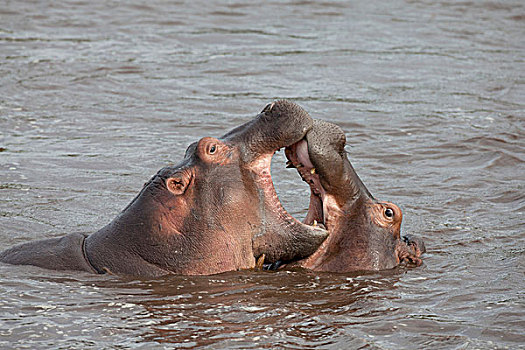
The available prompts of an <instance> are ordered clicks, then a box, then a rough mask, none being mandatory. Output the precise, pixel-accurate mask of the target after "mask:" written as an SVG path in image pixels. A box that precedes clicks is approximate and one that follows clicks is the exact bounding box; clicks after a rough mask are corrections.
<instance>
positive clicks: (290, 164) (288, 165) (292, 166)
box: [286, 160, 295, 168]
mask: <svg viewBox="0 0 525 350" xmlns="http://www.w3.org/2000/svg"><path fill="white" fill-rule="evenodd" d="M286 167H287V168H295V165H293V164H292V161H291V160H289V161H287V162H286Z"/></svg>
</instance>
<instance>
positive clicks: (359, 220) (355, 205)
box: [285, 120, 425, 272]
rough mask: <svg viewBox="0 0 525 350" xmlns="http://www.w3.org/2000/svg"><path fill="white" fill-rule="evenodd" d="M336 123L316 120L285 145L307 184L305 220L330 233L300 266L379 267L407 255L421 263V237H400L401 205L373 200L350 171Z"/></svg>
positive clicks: (291, 162)
mask: <svg viewBox="0 0 525 350" xmlns="http://www.w3.org/2000/svg"><path fill="white" fill-rule="evenodd" d="M345 143H346V137H345V134H344V133H343V131H342V130H341V128H339V127H338V126H337V125H334V124H331V123H328V122H325V121H321V120H315V121H314V127H313V128H312V130H310V131H309V132H308V134H307V135H306V138H305V139H303V140H301V141H299V142H298V143H295V144H293V145H292V146H290V147H287V148H286V151H285V153H286V156H287V158H288V166H289V167H295V168H297V170H298V172H299V174H300V175H301V177H302V178H303V180H304V181H306V182H307V183H308V184H309V185H310V188H311V196H310V206H309V210H308V214H307V216H306V219H305V220H304V222H305V223H306V224H310V225H317V226H321V227H323V228H326V229H327V230H328V232H329V237H328V238H327V239H326V240H325V241H324V242H323V244H322V245H321V247H319V249H318V250H317V251H316V252H315V253H314V254H312V256H310V257H309V258H307V259H305V260H303V261H301V262H300V264H301V266H303V267H305V268H309V269H313V270H319V271H331V272H348V271H358V270H382V269H390V268H393V267H395V266H397V265H398V264H399V263H400V262H403V261H407V262H410V263H414V264H416V265H420V264H421V260H420V258H419V256H420V255H421V254H422V253H423V252H424V251H425V247H424V244H423V242H422V241H421V240H419V239H416V238H411V237H408V236H405V237H401V234H400V230H401V221H402V218H403V214H402V212H401V209H399V207H398V206H397V205H395V204H393V203H389V202H384V201H379V200H376V199H375V198H374V197H373V196H372V195H371V194H370V192H369V191H368V189H367V188H366V187H365V185H364V184H363V182H362V181H361V179H360V178H359V176H357V174H356V172H355V171H354V169H353V167H352V165H351V164H350V161H349V160H348V158H347V156H346V152H345V150H344V147H345Z"/></svg>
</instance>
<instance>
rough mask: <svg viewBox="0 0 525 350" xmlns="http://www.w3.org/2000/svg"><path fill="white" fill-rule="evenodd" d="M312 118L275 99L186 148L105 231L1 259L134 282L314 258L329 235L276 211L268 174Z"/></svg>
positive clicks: (17, 250)
mask: <svg viewBox="0 0 525 350" xmlns="http://www.w3.org/2000/svg"><path fill="white" fill-rule="evenodd" d="M312 125H313V120H312V118H311V117H310V116H309V115H308V114H307V113H306V112H305V111H304V110H303V109H301V108H300V107H299V106H297V105H296V104H294V103H292V102H289V101H277V102H275V103H272V104H270V105H268V106H266V107H265V108H264V110H263V111H262V112H261V113H260V114H259V115H258V116H257V117H256V118H255V119H253V120H251V121H249V122H248V123H246V124H244V125H241V126H239V127H237V128H236V129H234V130H232V131H230V132H229V133H227V134H226V135H224V136H223V137H222V138H220V139H216V138H212V137H205V138H202V139H201V140H200V141H198V142H195V143H193V144H191V145H190V146H189V147H188V149H187V150H186V154H185V157H184V160H183V161H182V162H180V163H179V164H178V165H176V166H173V167H166V168H163V169H161V170H160V171H159V172H158V173H157V174H156V175H155V176H153V178H152V179H151V180H149V182H147V183H146V184H145V185H144V187H143V188H142V190H141V191H140V193H139V194H138V195H137V196H136V197H135V199H133V201H132V202H131V203H130V204H129V205H128V206H127V207H126V208H125V209H124V210H123V211H122V212H121V213H120V214H119V215H118V216H117V217H116V218H115V219H114V220H113V221H112V222H110V223H109V224H108V225H107V226H105V227H103V228H102V229H100V230H99V231H97V232H95V233H93V234H91V235H85V234H80V233H76V234H75V233H72V234H69V235H66V236H64V237H61V238H50V239H45V240H40V241H34V242H29V243H25V244H21V245H18V246H15V247H12V248H11V249H8V250H7V251H4V252H3V253H1V254H0V261H2V262H6V263H10V264H24V265H36V266H40V267H44V268H49V269H56V270H65V269H68V270H83V271H89V272H94V273H105V272H111V273H117V274H132V275H140V276H156V275H162V274H170V273H173V274H185V275H196V274H199V275H202V274H215V273H220V272H224V271H231V270H238V269H249V268H253V267H254V266H255V265H256V261H257V259H258V258H259V259H258V260H259V262H260V263H262V262H266V263H272V262H274V261H278V260H283V261H290V260H296V259H301V258H305V257H307V256H308V255H310V254H312V253H313V252H314V251H315V250H316V249H317V248H318V246H319V245H320V244H321V242H322V241H323V240H324V239H325V238H326V236H327V233H326V231H325V230H324V229H322V228H320V227H314V226H310V225H306V224H303V223H300V222H299V221H297V220H295V219H294V218H292V217H291V216H290V215H289V214H288V213H287V212H286V211H285V210H284V209H283V207H282V206H281V204H280V202H279V200H278V198H277V195H276V193H275V189H274V186H273V183H272V179H271V174H270V164H271V159H272V156H273V154H274V152H275V151H277V150H279V149H280V148H283V147H286V146H290V145H292V144H295V143H297V142H298V141H300V140H302V139H303V138H304V137H305V135H306V133H307V132H308V131H309V130H310V129H311V128H312Z"/></svg>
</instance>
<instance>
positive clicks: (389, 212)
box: [385, 208, 394, 219]
mask: <svg viewBox="0 0 525 350" xmlns="http://www.w3.org/2000/svg"><path fill="white" fill-rule="evenodd" d="M385 216H386V217H387V218H389V219H392V218H393V217H394V211H393V210H392V209H390V208H386V209H385Z"/></svg>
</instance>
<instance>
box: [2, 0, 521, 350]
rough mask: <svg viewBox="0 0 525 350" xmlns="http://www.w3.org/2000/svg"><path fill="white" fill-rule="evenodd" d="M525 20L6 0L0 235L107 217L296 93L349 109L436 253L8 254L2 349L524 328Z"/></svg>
mask: <svg viewBox="0 0 525 350" xmlns="http://www.w3.org/2000/svg"><path fill="white" fill-rule="evenodd" d="M524 38H525V5H524V4H523V2H522V1H497V2H496V1H472V2H454V1H389V2H381V3H379V2H371V1H366V2H365V1H362V2H343V1H331V2H316V1H272V2H262V3H259V2H257V3H255V2H237V1H227V2H226V1H224V2H223V1H215V0H213V1H206V2H190V1H179V2H169V3H168V2H164V1H149V2H139V1H104V2H91V1H3V2H2V3H1V5H0V132H1V138H0V247H2V248H6V247H9V246H11V245H14V244H16V243H21V242H27V241H30V240H34V239H41V238H45V237H55V236H60V235H63V234H65V233H68V232H72V231H85V232H94V231H96V230H97V229H99V228H100V227H102V226H103V225H105V224H106V223H107V222H108V221H109V220H111V219H112V218H113V217H114V216H115V215H117V213H118V212H119V211H120V210H122V209H123V208H124V207H125V206H126V204H127V203H129V202H130V201H131V199H132V198H133V197H134V196H135V194H136V193H138V191H139V189H140V188H141V186H142V184H143V183H144V182H145V181H147V180H148V179H149V178H150V177H151V176H152V175H153V174H154V173H155V172H156V171H157V170H158V169H159V168H161V167H163V166H165V165H167V164H173V163H177V162H178V161H179V160H180V159H182V156H183V154H184V150H185V149H186V147H187V145H188V144H190V143H191V142H193V141H195V140H198V139H199V138H200V137H204V136H220V135H222V134H223V133H225V132H226V131H227V130H229V129H231V128H233V127H234V126H236V125H238V124H240V123H243V122H245V121H246V120H248V119H249V118H251V117H253V116H255V115H256V114H257V113H258V112H259V110H261V109H262V108H263V107H264V105H265V104H266V103H268V102H270V101H272V100H274V99H277V98H289V99H292V100H294V101H296V102H297V103H299V104H301V105H302V106H303V107H304V108H306V109H307V110H308V111H309V112H310V113H311V114H312V115H313V116H314V117H318V118H322V119H327V120H330V121H333V122H336V123H337V124H339V125H340V126H341V127H342V128H343V129H344V130H345V132H346V135H347V138H348V143H349V146H348V147H347V150H348V151H349V153H350V159H351V161H352V162H353V164H354V167H355V168H356V170H357V172H358V173H359V175H360V176H361V177H362V179H363V181H364V182H365V184H366V185H367V186H368V188H369V189H370V191H371V192H372V193H373V194H374V195H375V196H376V197H377V198H380V199H384V200H389V201H392V202H394V203H397V204H398V205H399V206H400V207H401V208H402V209H403V211H404V223H403V231H404V232H405V233H415V234H419V235H421V236H422V237H423V238H424V239H425V241H426V244H427V247H428V252H427V254H426V255H425V256H424V266H422V267H419V268H398V269H394V270H392V271H385V272H377V273H368V274H364V273H354V274H330V273H313V272H307V271H280V272H276V273H275V272H274V273H269V272H250V271H243V272H230V273H225V274H221V275H217V276H204V277H179V276H173V277H166V278H159V279H154V280H144V279H130V278H124V277H117V276H108V275H89V274H84V273H75V272H56V271H46V270H43V269H39V268H36V267H28V266H26V267H23V266H9V265H4V264H2V265H0V295H1V298H0V348H17V349H18V348H19V349H23V348H29V349H36V348H39V349H43V348H64V349H66V348H67V349H88V348H93V349H100V348H118V349H123V348H138V349H156V348H157V349H163V348H167V349H170V348H199V347H209V348H243V349H245V348H327V349H339V348H350V349H357V348H365V349H400V348H401V349H422V348H434V349H478V348H480V349H504V348H509V349H516V348H525V305H524V304H525V294H524V289H525V282H524V277H525V257H524V251H525V219H524V215H525V211H524V208H525V181H524V180H525V86H524V84H525V73H524V69H525V62H524V61H525V55H524V54H525V39H524ZM284 162H285V161H284V158H283V156H282V154H278V155H276V156H275V157H274V162H273V170H272V172H273V175H274V179H275V183H276V187H277V190H278V193H279V196H280V198H281V201H282V202H283V203H284V205H285V207H286V208H287V209H288V210H289V211H290V212H291V213H292V214H293V215H295V216H296V217H299V218H300V217H304V215H305V214H306V208H307V205H308V188H307V186H306V185H305V184H303V183H301V181H300V178H299V176H298V175H297V174H296V173H295V172H294V171H292V170H287V169H285V168H284Z"/></svg>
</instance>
